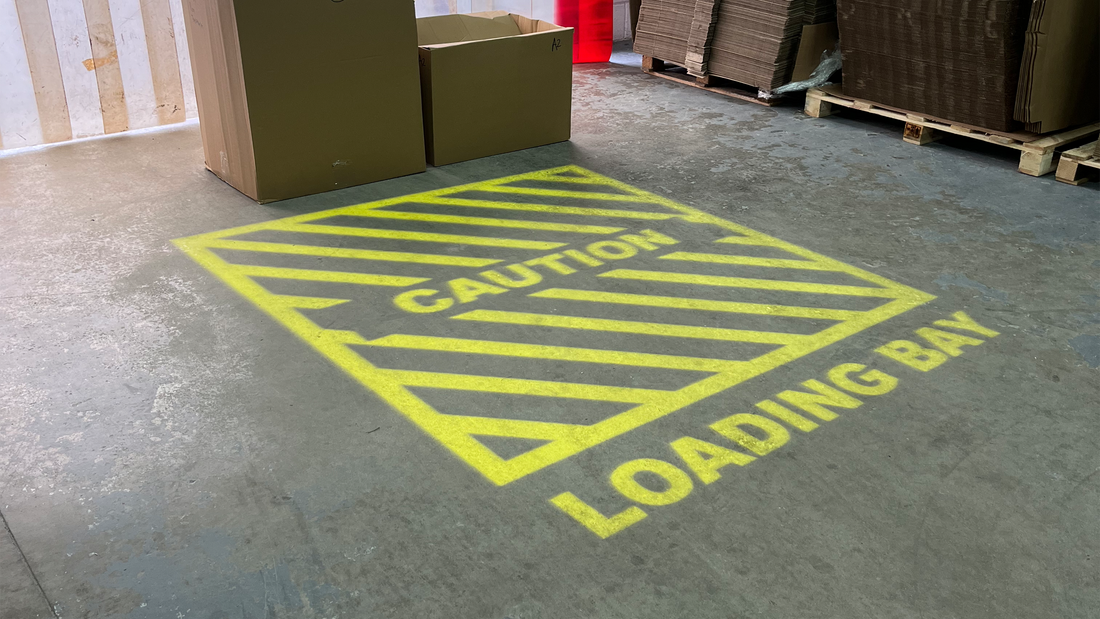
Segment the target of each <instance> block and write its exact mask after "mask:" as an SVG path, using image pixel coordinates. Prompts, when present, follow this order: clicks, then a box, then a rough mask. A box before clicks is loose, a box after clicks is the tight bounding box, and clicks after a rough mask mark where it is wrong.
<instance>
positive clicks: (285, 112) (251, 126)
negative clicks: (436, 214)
mask: <svg viewBox="0 0 1100 619" xmlns="http://www.w3.org/2000/svg"><path fill="white" fill-rule="evenodd" d="M184 7H185V9H184V10H185V13H186V19H187V42H188V46H189V47H190V49H191V64H192V68H193V71H194V74H195V91H196V95H197V98H198V105H199V122H200V125H199V126H200V131H201V133H202V141H203V150H204V151H205V154H206V167H208V168H210V170H211V171H212V172H214V173H215V174H217V175H218V176H219V177H221V178H222V179H223V180H224V181H225V182H227V183H229V184H230V185H232V186H234V187H236V188H237V189H238V190H240V191H241V192H242V193H244V194H246V195H248V196H249V197H251V198H253V199H255V200H258V201H260V202H269V201H272V200H282V199H284V198H292V197H295V196H302V195H307V194H312V193H318V192H322V191H329V190H332V189H338V188H340V187H349V186H352V185H359V184H362V183H369V182H372V181H377V180H381V179H385V178H392V177H395V176H403V175H405V174H412V173H414V172H422V171H424V169H425V162H424V138H423V135H424V134H423V124H422V123H423V120H422V116H421V113H420V84H419V79H418V77H417V67H416V44H415V36H416V30H415V29H416V21H415V15H414V13H413V3H412V2H411V1H409V0H370V2H301V1H300V0H184Z"/></svg>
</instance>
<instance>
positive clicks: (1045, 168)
mask: <svg viewBox="0 0 1100 619" xmlns="http://www.w3.org/2000/svg"><path fill="white" fill-rule="evenodd" d="M833 106H840V107H846V108H851V109H855V110H860V111H863V112H868V113H871V114H876V115H878V116H885V117H886V118H893V119H895V120H900V121H902V122H904V123H905V129H904V131H903V133H902V138H903V139H904V140H905V141H906V142H909V143H910V144H918V145H920V144H928V143H929V142H933V141H935V140H938V139H939V138H940V137H941V135H942V134H944V133H951V134H954V135H961V136H963V137H967V138H971V139H975V140H981V141H983V142H988V143H990V144H998V145H1001V146H1007V147H1008V148H1014V149H1016V150H1018V151H1020V167H1019V168H1018V169H1019V170H1020V172H1023V173H1024V174H1027V175H1030V176H1043V175H1044V174H1048V173H1050V172H1051V171H1053V170H1054V154H1055V152H1054V151H1055V149H1057V148H1060V147H1063V146H1065V145H1067V144H1070V143H1072V142H1076V141H1078V140H1081V139H1083V138H1086V137H1089V136H1090V135H1091V134H1094V133H1097V132H1100V123H1095V124H1091V125H1085V126H1082V127H1077V128H1075V129H1069V130H1066V131H1061V132H1058V133H1050V134H1046V135H1039V134H1037V133H1031V132H1028V131H1018V132H1014V133H1007V132H1003V131H992V130H990V129H982V128H981V127H974V126H971V125H963V124H959V123H952V122H950V121H946V120H942V119H937V118H932V117H929V116H927V115H921V114H916V113H913V112H909V111H906V110H902V109H898V108H891V107H888V106H884V105H880V104H878V103H874V102H872V101H865V100H863V99H855V98H853V97H849V96H846V95H844V94H842V93H841V91H840V87H839V86H826V87H824V88H811V89H810V90H809V91H807V92H806V115H807V116H812V117H814V118H822V117H824V116H829V115H830V114H833V113H835V110H834V109H833Z"/></svg>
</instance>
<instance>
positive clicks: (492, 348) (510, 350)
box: [369, 335, 747, 372]
mask: <svg viewBox="0 0 1100 619" xmlns="http://www.w3.org/2000/svg"><path fill="white" fill-rule="evenodd" d="M369 344H370V345H371V346H383V347H386V348H410V349H414V350H431V351H437V352H454V353H466V354H475V355H500V356H504V357H522V358H526V359H551V360H555V361H576V362H581V363H606V364H609V365H629V366H634V367H645V368H665V369H669V370H686V371H697V372H728V371H730V370H733V369H734V368H736V367H739V366H744V365H745V364H746V363H747V362H745V361H726V360H724V359H703V358H699V357H681V356H676V355H654V354H649V353H635V352H624V351H620V350H599V349H594V348H571V347H566V346H545V345H541V344H518V343H515V342H494V341H486V340H467V339H461V338H451V337H431V336H420V335H388V336H386V337H382V338H379V339H376V340H371V341H370V342H369Z"/></svg>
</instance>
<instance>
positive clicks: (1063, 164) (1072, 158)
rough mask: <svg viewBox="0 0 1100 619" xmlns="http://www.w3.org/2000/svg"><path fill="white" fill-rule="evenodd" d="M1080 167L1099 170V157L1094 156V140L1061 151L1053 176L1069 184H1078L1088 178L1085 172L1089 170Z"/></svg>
mask: <svg viewBox="0 0 1100 619" xmlns="http://www.w3.org/2000/svg"><path fill="white" fill-rule="evenodd" d="M1082 167H1085V168H1093V169H1096V170H1100V157H1097V156H1096V142H1089V143H1088V144H1085V145H1084V146H1082V147H1080V148H1075V149H1073V150H1067V151H1066V152H1064V153H1062V156H1061V157H1060V158H1059V159H1058V171H1057V172H1055V173H1054V178H1056V179H1058V180H1060V181H1062V182H1063V183H1069V184H1070V185H1080V184H1081V183H1083V182H1085V181H1087V180H1088V175H1087V174H1086V173H1087V172H1089V170H1082V169H1081V168H1082Z"/></svg>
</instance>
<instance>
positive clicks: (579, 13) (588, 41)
mask: <svg viewBox="0 0 1100 619" xmlns="http://www.w3.org/2000/svg"><path fill="white" fill-rule="evenodd" d="M554 16H555V19H554V22H555V23H557V24H558V25H559V26H566V27H569V28H573V62H574V64H576V63H582V62H607V61H608V60H610V59H611V39H612V35H611V30H612V23H613V21H614V16H613V13H612V8H611V0H557V2H556V4H555V6H554Z"/></svg>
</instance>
